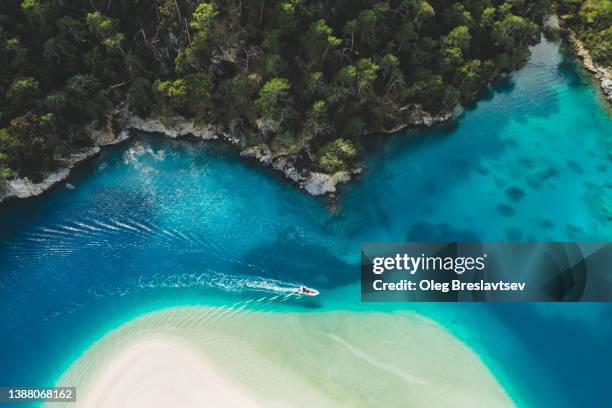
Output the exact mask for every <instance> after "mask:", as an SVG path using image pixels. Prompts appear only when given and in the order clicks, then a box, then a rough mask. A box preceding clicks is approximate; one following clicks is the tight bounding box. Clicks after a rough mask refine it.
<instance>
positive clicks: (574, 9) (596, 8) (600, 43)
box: [559, 0, 612, 67]
mask: <svg viewBox="0 0 612 408" xmlns="http://www.w3.org/2000/svg"><path fill="white" fill-rule="evenodd" d="M559 14H561V15H562V16H563V17H564V19H565V20H566V21H567V22H568V23H569V25H570V27H572V28H573V29H574V31H575V32H576V34H577V35H578V37H579V38H580V39H581V40H582V42H583V43H584V44H585V46H586V47H587V48H588V50H589V52H590V54H591V56H592V57H593V60H594V61H595V62H597V63H598V64H600V65H603V66H607V67H610V66H612V0H586V1H585V0H560V1H559Z"/></svg>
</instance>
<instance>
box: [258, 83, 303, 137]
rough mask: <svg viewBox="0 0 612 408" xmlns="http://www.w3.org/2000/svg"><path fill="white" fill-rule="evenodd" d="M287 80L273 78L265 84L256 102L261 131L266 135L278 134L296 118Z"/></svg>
mask: <svg viewBox="0 0 612 408" xmlns="http://www.w3.org/2000/svg"><path fill="white" fill-rule="evenodd" d="M289 90H290V85H289V81H288V80H287V79H286V78H272V79H271V80H269V81H268V82H266V83H265V84H264V86H263V87H262V88H261V90H260V91H259V94H258V97H257V99H256V100H255V107H256V108H257V113H258V114H259V117H260V120H259V129H260V131H261V132H262V133H263V134H264V135H265V134H268V133H269V132H278V131H280V130H281V128H282V127H283V125H284V124H285V123H286V122H287V121H288V120H289V119H291V118H292V117H293V116H294V110H293V98H292V97H291V95H290V93H289Z"/></svg>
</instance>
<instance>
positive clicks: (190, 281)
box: [137, 272, 300, 299]
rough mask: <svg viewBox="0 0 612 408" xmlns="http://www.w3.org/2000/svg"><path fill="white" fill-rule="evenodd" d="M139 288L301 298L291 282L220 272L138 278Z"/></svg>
mask: <svg viewBox="0 0 612 408" xmlns="http://www.w3.org/2000/svg"><path fill="white" fill-rule="evenodd" d="M137 286H139V287H141V288H197V287H206V288H217V289H223V290H227V291H229V292H243V291H255V292H266V293H271V294H275V295H276V296H274V297H272V299H277V298H279V297H280V296H281V295H285V296H287V295H289V296H292V295H297V296H300V293H299V286H298V285H295V284H291V283H289V282H283V281H279V280H275V279H266V278H262V277H250V276H249V277H247V276H232V275H225V274H223V273H219V272H211V273H201V274H188V273H185V274H179V275H169V276H168V275H164V276H156V275H154V276H152V277H150V278H148V277H140V278H138V283H137Z"/></svg>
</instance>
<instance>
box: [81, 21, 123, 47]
mask: <svg viewBox="0 0 612 408" xmlns="http://www.w3.org/2000/svg"><path fill="white" fill-rule="evenodd" d="M86 22H87V28H88V29H89V31H90V32H91V33H93V34H94V35H96V36H97V37H98V38H99V39H100V40H102V44H103V45H104V46H105V47H106V48H107V49H108V50H109V51H111V52H114V51H119V52H120V53H121V54H123V55H125V51H123V48H122V47H121V43H122V41H123V39H124V38H125V36H124V35H123V34H122V33H120V32H119V31H117V21H115V20H113V19H112V18H109V17H106V16H103V15H102V14H101V13H100V12H99V11H95V12H93V13H89V14H87V17H86Z"/></svg>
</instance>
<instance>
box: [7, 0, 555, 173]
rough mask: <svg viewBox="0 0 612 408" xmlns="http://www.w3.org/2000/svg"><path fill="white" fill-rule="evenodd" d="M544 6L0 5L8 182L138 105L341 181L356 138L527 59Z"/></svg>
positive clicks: (189, 0) (411, 1) (43, 1)
mask: <svg viewBox="0 0 612 408" xmlns="http://www.w3.org/2000/svg"><path fill="white" fill-rule="evenodd" d="M549 6H550V4H549V1H548V0H511V1H496V0H453V1H450V0H448V1H447V0H428V1H425V0H391V1H372V0H318V1H315V0H282V1H273V0H223V1H221V0H213V1H194V0H2V1H1V2H0V179H1V178H4V179H6V178H8V177H12V176H15V175H24V176H29V177H31V178H33V179H37V178H40V177H41V175H42V174H43V173H44V172H45V171H48V170H50V169H53V168H54V167H55V166H57V162H56V159H57V157H61V156H62V155H65V154H67V153H68V152H70V151H73V150H74V149H78V148H82V147H84V146H87V145H89V144H91V143H92V141H91V140H90V136H89V134H88V132H87V130H86V126H85V125H87V124H91V123H93V124H94V125H95V126H103V125H104V124H105V123H107V120H108V119H107V118H108V117H109V115H110V114H112V113H113V112H114V111H116V110H117V109H119V108H125V107H127V108H128V109H129V110H131V111H132V112H135V113H137V114H138V115H140V116H142V117H147V116H149V115H154V116H158V117H167V118H169V117H173V116H176V115H181V116H184V117H187V118H193V119H195V120H197V121H199V122H201V123H208V124H214V125H216V126H218V127H219V128H220V129H223V130H224V131H227V132H229V133H230V134H232V135H233V136H236V137H238V138H240V140H241V142H240V143H241V144H242V146H241V147H243V148H244V147H249V146H254V145H261V144H266V145H267V146H269V147H270V148H271V149H272V151H273V152H274V153H275V154H300V155H301V156H304V157H305V158H306V159H307V160H308V161H309V163H310V166H311V167H312V168H317V169H320V170H323V171H327V172H332V171H336V170H338V169H343V168H346V167H347V166H349V165H351V162H352V161H354V160H356V158H357V157H358V155H359V149H360V147H359V140H360V137H361V136H362V135H364V134H366V133H368V132H374V131H379V130H382V129H391V128H394V127H396V126H398V125H400V124H402V123H405V122H406V121H407V117H408V116H409V115H412V114H413V113H414V112H416V111H426V112H430V113H433V114H436V113H439V112H445V111H449V110H451V109H452V108H453V107H454V106H456V104H457V103H462V102H468V101H471V100H473V99H474V98H475V97H476V96H477V94H478V92H479V90H481V89H482V87H483V85H484V84H486V83H487V82H489V81H490V80H491V79H493V78H495V77H496V76H498V75H499V74H500V73H502V72H505V71H510V70H512V69H515V68H516V67H518V66H520V65H521V64H523V63H524V62H525V61H526V59H527V58H528V56H529V51H528V49H527V46H528V45H530V44H534V43H535V42H537V41H538V38H539V25H540V23H541V22H542V20H543V18H544V16H545V15H546V13H547V12H548V10H549Z"/></svg>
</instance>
